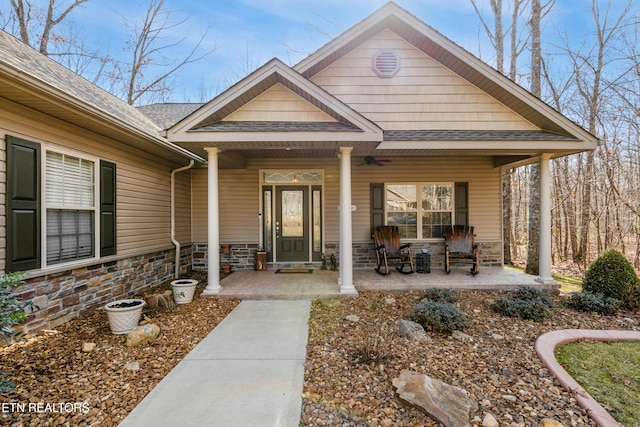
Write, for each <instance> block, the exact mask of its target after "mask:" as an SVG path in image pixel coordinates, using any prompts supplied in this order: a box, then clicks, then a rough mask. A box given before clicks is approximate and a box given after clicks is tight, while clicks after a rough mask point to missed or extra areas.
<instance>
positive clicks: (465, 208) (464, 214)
mask: <svg viewBox="0 0 640 427" xmlns="http://www.w3.org/2000/svg"><path fill="white" fill-rule="evenodd" d="M455 198H456V199H455V202H456V204H455V210H456V212H455V215H456V217H455V221H454V224H456V225H464V226H467V225H469V183H468V182H456V189H455Z"/></svg>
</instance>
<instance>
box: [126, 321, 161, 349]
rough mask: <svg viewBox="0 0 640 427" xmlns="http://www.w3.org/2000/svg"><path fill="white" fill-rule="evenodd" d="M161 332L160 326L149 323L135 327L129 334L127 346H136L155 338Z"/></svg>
mask: <svg viewBox="0 0 640 427" xmlns="http://www.w3.org/2000/svg"><path fill="white" fill-rule="evenodd" d="M159 334H160V327H159V326H158V325H154V324H152V323H149V324H147V325H141V326H137V327H136V328H134V329H133V330H132V331H131V332H129V333H128V334H127V343H126V346H127V347H136V346H139V345H142V344H146V343H148V342H151V341H153V340H155V339H156V338H157V337H158V335H159Z"/></svg>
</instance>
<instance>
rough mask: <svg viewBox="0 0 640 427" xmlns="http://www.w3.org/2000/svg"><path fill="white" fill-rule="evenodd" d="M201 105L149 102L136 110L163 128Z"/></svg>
mask: <svg viewBox="0 0 640 427" xmlns="http://www.w3.org/2000/svg"><path fill="white" fill-rule="evenodd" d="M203 105H204V104H203V103H198V102H182V103H166V104H149V105H142V106H140V107H138V111H140V112H141V113H142V114H144V115H145V116H147V117H148V118H149V119H151V120H152V121H153V122H154V123H155V124H156V125H158V127H160V128H161V129H163V130H164V129H169V128H170V127H171V126H173V125H175V124H176V123H178V122H179V121H180V120H182V119H184V118H185V117H187V116H188V115H189V114H191V113H193V112H194V111H196V110H197V109H198V108H200V107H202V106H203Z"/></svg>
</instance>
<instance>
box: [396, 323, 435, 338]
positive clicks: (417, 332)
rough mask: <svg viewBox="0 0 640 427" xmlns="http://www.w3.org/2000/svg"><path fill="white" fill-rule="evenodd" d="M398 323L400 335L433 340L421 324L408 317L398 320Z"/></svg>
mask: <svg viewBox="0 0 640 427" xmlns="http://www.w3.org/2000/svg"><path fill="white" fill-rule="evenodd" d="M396 323H397V324H398V332H400V335H404V336H405V337H407V338H409V339H412V340H414V341H418V342H424V341H431V338H429V335H427V333H426V332H425V331H424V328H423V327H422V325H421V324H419V323H416V322H412V321H411V320H406V319H402V320H398V321H397V322H396Z"/></svg>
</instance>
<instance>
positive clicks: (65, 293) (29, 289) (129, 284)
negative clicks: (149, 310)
mask: <svg viewBox="0 0 640 427" xmlns="http://www.w3.org/2000/svg"><path fill="white" fill-rule="evenodd" d="M174 254H175V250H173V249H172V250H165V251H161V252H155V253H150V254H146V255H139V256H134V257H131V258H124V259H120V260H117V261H110V262H105V263H99V264H95V265H91V266H87V267H80V268H74V269H70V270H66V271H62V272H58V273H51V274H47V275H44V276H38V277H34V278H30V279H26V280H25V281H24V284H22V285H21V286H20V287H18V288H17V289H16V290H15V295H16V297H17V298H18V299H20V300H23V301H32V302H33V303H34V304H35V305H36V306H38V307H39V309H38V310H37V311H35V312H33V313H31V314H30V315H29V317H28V319H27V321H26V322H25V323H23V324H22V325H21V326H20V327H21V329H22V330H24V331H25V332H34V331H37V330H40V329H52V328H55V327H56V326H59V325H61V324H63V323H65V322H68V321H69V320H71V319H74V318H76V317H78V316H80V315H82V314H83V313H85V312H87V311H89V310H91V309H93V308H96V307H100V306H103V305H104V304H106V303H108V302H110V301H114V300H117V299H123V298H130V297H133V296H134V295H136V294H139V293H140V292H141V291H143V290H145V289H148V288H151V287H153V286H157V285H160V284H162V283H164V282H166V281H169V280H172V279H173V274H174V264H175V255H174ZM180 259H181V261H180V274H181V275H186V274H189V272H190V271H191V246H187V247H185V248H181V250H180ZM105 319H106V317H105ZM105 321H106V320H105Z"/></svg>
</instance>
